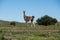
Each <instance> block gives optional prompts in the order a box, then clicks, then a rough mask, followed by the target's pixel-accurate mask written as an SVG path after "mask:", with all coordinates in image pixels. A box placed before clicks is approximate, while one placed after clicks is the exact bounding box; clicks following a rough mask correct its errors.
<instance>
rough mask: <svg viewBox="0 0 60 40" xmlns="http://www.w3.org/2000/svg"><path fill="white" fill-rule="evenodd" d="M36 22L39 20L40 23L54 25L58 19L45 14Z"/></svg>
mask: <svg viewBox="0 0 60 40" xmlns="http://www.w3.org/2000/svg"><path fill="white" fill-rule="evenodd" d="M36 22H37V24H38V25H45V26H47V25H54V24H55V23H57V20H56V19H55V18H52V17H50V16H48V15H45V16H43V17H41V18H38V19H37V20H36Z"/></svg>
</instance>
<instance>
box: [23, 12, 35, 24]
mask: <svg viewBox="0 0 60 40" xmlns="http://www.w3.org/2000/svg"><path fill="white" fill-rule="evenodd" d="M23 13H24V20H25V22H26V23H28V22H29V21H31V23H33V21H34V18H35V17H34V16H26V14H25V11H23Z"/></svg>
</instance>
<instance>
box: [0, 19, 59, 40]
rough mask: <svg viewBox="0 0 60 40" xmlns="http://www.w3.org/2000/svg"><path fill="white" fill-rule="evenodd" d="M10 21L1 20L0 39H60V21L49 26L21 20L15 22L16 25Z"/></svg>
mask: <svg viewBox="0 0 60 40" xmlns="http://www.w3.org/2000/svg"><path fill="white" fill-rule="evenodd" d="M10 23H11V22H9V21H2V20H1V21H0V40H5V39H7V40H8V39H11V40H60V23H56V24H55V25H49V26H43V25H38V24H35V27H31V26H30V24H28V26H26V25H25V23H20V22H15V26H13V25H10Z"/></svg>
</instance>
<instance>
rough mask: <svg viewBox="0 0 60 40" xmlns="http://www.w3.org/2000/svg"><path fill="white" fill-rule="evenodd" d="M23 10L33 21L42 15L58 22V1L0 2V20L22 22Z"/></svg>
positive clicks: (24, 0)
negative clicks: (33, 17) (32, 17)
mask: <svg viewBox="0 0 60 40" xmlns="http://www.w3.org/2000/svg"><path fill="white" fill-rule="evenodd" d="M23 10H26V15H28V16H32V15H34V16H35V19H34V21H36V20H37V19H38V18H40V17H42V16H44V15H49V16H51V17H53V18H56V19H57V20H58V21H60V0H0V20H7V21H18V22H24V19H23Z"/></svg>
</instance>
